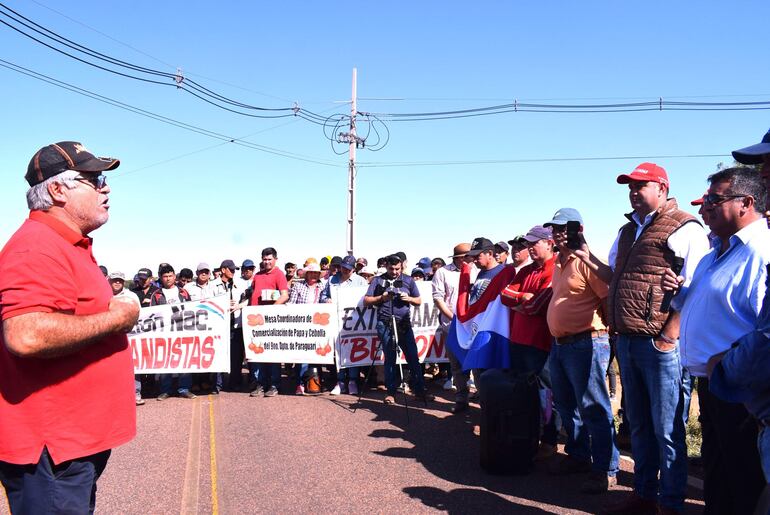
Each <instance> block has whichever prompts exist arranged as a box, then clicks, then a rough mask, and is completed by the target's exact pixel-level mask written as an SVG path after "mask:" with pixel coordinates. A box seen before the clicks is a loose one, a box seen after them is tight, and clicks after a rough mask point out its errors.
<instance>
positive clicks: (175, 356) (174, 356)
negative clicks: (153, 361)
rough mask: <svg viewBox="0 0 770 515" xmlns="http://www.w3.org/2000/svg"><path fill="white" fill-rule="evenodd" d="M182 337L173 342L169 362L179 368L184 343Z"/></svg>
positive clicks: (171, 365)
mask: <svg viewBox="0 0 770 515" xmlns="http://www.w3.org/2000/svg"><path fill="white" fill-rule="evenodd" d="M181 340H182V339H181V338H176V339H175V340H174V342H173V343H172V344H171V356H170V359H169V362H168V365H169V366H170V367H171V368H177V367H178V366H179V362H180V361H182V343H181Z"/></svg>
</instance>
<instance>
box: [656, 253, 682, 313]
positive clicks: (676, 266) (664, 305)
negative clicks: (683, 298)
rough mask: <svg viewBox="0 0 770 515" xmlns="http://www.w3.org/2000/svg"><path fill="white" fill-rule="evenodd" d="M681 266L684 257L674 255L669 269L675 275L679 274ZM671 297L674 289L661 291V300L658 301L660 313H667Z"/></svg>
mask: <svg viewBox="0 0 770 515" xmlns="http://www.w3.org/2000/svg"><path fill="white" fill-rule="evenodd" d="M683 267H684V258H680V257H674V263H673V264H672V265H671V270H673V271H674V273H675V274H676V275H677V277H678V276H679V274H681V273H682V268H683ZM673 298H674V290H668V291H666V292H664V293H663V301H662V302H661V303H660V312H661V313H668V310H669V309H670V308H671V299H673Z"/></svg>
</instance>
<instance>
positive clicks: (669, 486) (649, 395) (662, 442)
mask: <svg viewBox="0 0 770 515" xmlns="http://www.w3.org/2000/svg"><path fill="white" fill-rule="evenodd" d="M618 362H619V363H620V379H621V382H622V384H623V396H624V397H625V402H626V413H627V415H628V422H629V424H630V425H631V448H632V450H633V453H634V490H635V491H636V493H637V495H639V496H640V497H642V498H644V499H648V500H652V501H654V500H658V501H659V503H660V504H661V506H665V507H668V508H673V509H675V510H681V509H682V508H683V507H684V495H685V488H686V486H687V445H686V444H685V431H684V417H683V416H682V411H683V407H684V398H683V397H684V396H683V394H682V365H681V362H680V360H679V347H678V346H677V347H675V348H674V349H673V350H671V351H668V352H661V351H659V350H658V349H657V348H655V345H654V343H653V339H652V338H651V337H649V336H642V335H628V334H621V335H618ZM658 472H660V482H658ZM659 489H660V495H658V490H659Z"/></svg>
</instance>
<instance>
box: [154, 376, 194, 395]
mask: <svg viewBox="0 0 770 515" xmlns="http://www.w3.org/2000/svg"><path fill="white" fill-rule="evenodd" d="M172 375H173V374H161V375H160V393H167V394H169V395H171V381H172ZM191 386H192V375H191V374H179V388H177V393H184V392H189V391H190V387H191Z"/></svg>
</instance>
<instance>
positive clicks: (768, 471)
mask: <svg viewBox="0 0 770 515" xmlns="http://www.w3.org/2000/svg"><path fill="white" fill-rule="evenodd" d="M757 445H758V447H759V459H760V460H761V461H762V472H764V473H765V481H767V482H768V483H770V430H768V429H767V428H766V427H765V428H763V429H762V431H760V432H759V436H758V437H757Z"/></svg>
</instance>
